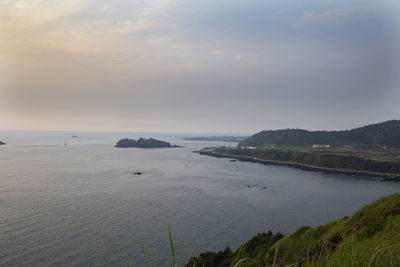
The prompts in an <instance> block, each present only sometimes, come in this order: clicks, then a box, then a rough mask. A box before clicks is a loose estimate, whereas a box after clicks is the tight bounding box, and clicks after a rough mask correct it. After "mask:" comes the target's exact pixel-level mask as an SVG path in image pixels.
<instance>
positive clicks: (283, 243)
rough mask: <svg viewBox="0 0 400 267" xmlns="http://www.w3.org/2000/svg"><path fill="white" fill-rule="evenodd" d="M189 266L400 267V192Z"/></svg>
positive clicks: (200, 258)
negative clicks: (335, 217) (331, 219)
mask: <svg viewBox="0 0 400 267" xmlns="http://www.w3.org/2000/svg"><path fill="white" fill-rule="evenodd" d="M185 266H186V267H192V266H198V267H203V266H204V267H228V266H240V267H255V266H256V267H261V266H326V267H329V266H400V194H398V193H397V194H393V195H390V196H387V197H383V198H381V199H379V200H377V201H375V202H373V203H372V204H370V205H367V206H365V207H363V208H362V209H360V210H359V211H358V212H356V213H355V214H354V215H353V216H351V217H350V218H347V217H345V218H343V219H340V220H337V221H334V222H330V223H327V224H324V225H320V226H317V227H308V226H305V227H301V228H300V229H298V230H297V231H296V232H295V233H293V234H292V235H290V236H286V237H284V236H283V235H281V234H280V233H277V234H273V233H271V232H267V233H263V234H258V235H257V236H255V237H253V238H252V239H251V240H249V241H248V242H246V243H244V244H243V245H242V246H241V247H240V248H239V249H237V250H236V251H234V252H232V251H231V250H230V249H229V248H227V249H225V250H224V251H220V252H218V253H215V252H205V253H202V254H200V255H199V256H198V257H193V258H191V259H190V261H189V263H187V264H186V265H185Z"/></svg>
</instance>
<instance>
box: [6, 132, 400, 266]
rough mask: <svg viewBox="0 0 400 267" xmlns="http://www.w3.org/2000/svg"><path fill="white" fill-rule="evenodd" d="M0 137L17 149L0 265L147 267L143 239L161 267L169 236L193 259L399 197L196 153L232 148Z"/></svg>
mask: <svg viewBox="0 0 400 267" xmlns="http://www.w3.org/2000/svg"><path fill="white" fill-rule="evenodd" d="M0 134H1V138H0V140H2V141H5V142H7V143H8V145H7V146H0V266H101V265H102V264H103V262H104V259H105V258H106V255H107V254H109V255H110V260H109V264H108V266H124V265H126V264H127V262H128V261H131V262H133V263H136V264H138V265H141V264H143V262H144V260H143V256H142V254H141V249H140V243H139V241H140V240H143V243H144V246H145V249H146V252H147V254H148V257H149V260H150V263H151V264H152V266H159V265H161V264H163V263H165V262H166V260H167V259H168V256H169V241H168V227H169V226H170V227H171V228H172V232H173V238H174V242H175V245H176V247H177V249H178V251H180V250H181V249H183V248H184V255H185V258H187V257H189V256H191V255H196V254H198V253H199V252H201V251H205V250H220V249H224V248H225V247H226V246H228V245H229V246H230V247H231V248H233V249H236V248H237V247H238V246H239V245H240V244H241V242H243V241H244V240H247V239H249V238H251V237H252V236H253V235H255V234H257V233H258V232H264V231H268V230H272V231H280V232H282V233H284V234H290V233H292V232H294V231H295V230H296V229H297V228H298V227H300V226H303V225H311V226H315V225H318V224H321V223H325V222H328V221H331V220H335V219H340V218H342V217H343V216H346V215H351V214H352V213H353V212H354V211H356V210H357V209H359V208H360V207H361V206H363V205H365V204H367V203H369V202H371V201H373V200H375V199H377V198H379V197H381V196H384V195H387V194H390V193H393V192H400V183H394V182H380V181H379V180H377V179H366V178H359V177H354V176H345V175H335V174H324V173H319V172H309V171H302V170H297V169H292V168H287V167H280V166H264V165H259V164H254V163H245V162H231V161H230V160H229V159H217V158H212V157H207V156H201V155H198V154H195V153H192V151H193V150H196V149H200V148H202V147H205V146H216V145H227V143H218V142H196V141H183V140H182V139H179V138H174V137H169V136H160V139H163V140H168V141H170V142H172V143H176V144H179V145H183V146H185V148H179V149H151V150H146V149H136V148H131V149H118V148H114V147H113V146H114V144H115V143H116V141H117V140H118V139H119V138H121V137H139V136H141V135H135V134H99V133H79V137H78V138H71V135H72V133H49V132H48V133H26V132H24V133H22V132H16V133H11V132H2V133H0ZM142 136H143V135H142ZM147 136H148V135H145V137H147ZM65 141H67V142H68V145H67V146H65V145H64V142H65ZM229 145H235V143H229ZM135 171H140V172H143V175H141V176H137V175H134V174H133V172H135ZM249 186H250V187H249ZM263 187H267V189H263Z"/></svg>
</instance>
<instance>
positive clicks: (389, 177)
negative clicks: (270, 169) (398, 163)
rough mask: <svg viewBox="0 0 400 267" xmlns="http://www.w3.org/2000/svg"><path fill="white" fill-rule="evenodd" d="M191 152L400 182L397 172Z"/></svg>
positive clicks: (199, 152) (207, 152) (201, 151)
mask: <svg viewBox="0 0 400 267" xmlns="http://www.w3.org/2000/svg"><path fill="white" fill-rule="evenodd" d="M193 153H198V154H200V155H206V156H211V157H216V158H232V159H236V160H239V161H243V162H253V163H259V164H263V165H276V166H286V167H292V168H296V169H301V170H307V171H320V172H325V173H335V174H346V175H356V176H367V177H376V178H377V177H380V178H383V179H381V181H395V182H400V175H399V174H391V173H380V172H368V171H356V170H347V169H332V168H325V167H318V166H314V165H307V164H301V163H295V162H290V161H278V160H266V159H260V158H256V157H251V156H242V155H230V154H225V153H217V152H214V151H210V150H199V151H193Z"/></svg>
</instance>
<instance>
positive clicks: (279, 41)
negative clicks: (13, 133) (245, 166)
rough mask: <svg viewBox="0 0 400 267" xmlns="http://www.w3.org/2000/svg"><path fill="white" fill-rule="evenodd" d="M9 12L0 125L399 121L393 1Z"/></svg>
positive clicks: (207, 129) (2, 41)
mask: <svg viewBox="0 0 400 267" xmlns="http://www.w3.org/2000/svg"><path fill="white" fill-rule="evenodd" d="M0 13H1V14H2V15H1V16H0V130H36V131H46V130H49V131H100V132H149V133H150V132H152V133H187V134H195V133H203V134H210V135H212V134H232V135H235V134H236V135H238V134H241V135H248V134H254V133H256V132H258V131H261V130H266V129H284V128H302V129H307V130H345V129H352V128H357V127H360V126H364V125H368V124H373V123H379V122H383V121H387V120H393V119H400V105H398V103H400V90H399V85H400V79H399V75H398V74H399V73H400V71H399V70H400V69H399V62H400V60H399V59H400V53H399V51H400V23H399V17H400V16H399V15H400V4H399V3H398V2H397V1H395V0H384V1H373V0H352V1H344V0H338V1H333V0H312V1H307V2H301V3H299V2H298V1H294V0H289V1H284V2H283V1H278V0H270V1H261V0H257V1H252V2H248V1H244V0H237V1H218V2H215V1H201V2H192V1H182V0H159V1H146V0H139V1H123V0H116V1H106V0H100V1H94V0H72V1H67V2H66V1H61V0H53V1H50V0H31V1H24V0H6V1H2V2H1V3H0Z"/></svg>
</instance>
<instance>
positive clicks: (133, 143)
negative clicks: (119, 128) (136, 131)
mask: <svg viewBox="0 0 400 267" xmlns="http://www.w3.org/2000/svg"><path fill="white" fill-rule="evenodd" d="M115 147H121V148H127V147H138V148H164V147H165V148H167V147H180V146H177V145H171V144H170V143H168V142H165V141H161V140H157V139H154V138H149V139H145V138H139V139H138V140H135V139H128V138H124V139H121V140H119V141H118V143H117V144H116V145H115Z"/></svg>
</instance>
